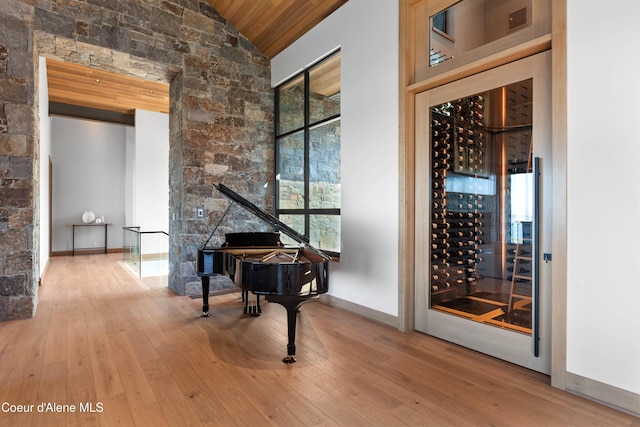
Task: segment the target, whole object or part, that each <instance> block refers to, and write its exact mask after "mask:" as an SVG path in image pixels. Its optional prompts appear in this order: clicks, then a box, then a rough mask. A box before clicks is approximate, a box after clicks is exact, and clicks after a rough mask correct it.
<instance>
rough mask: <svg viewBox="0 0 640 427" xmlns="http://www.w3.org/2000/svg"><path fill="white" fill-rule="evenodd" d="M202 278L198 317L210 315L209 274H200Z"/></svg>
mask: <svg viewBox="0 0 640 427" xmlns="http://www.w3.org/2000/svg"><path fill="white" fill-rule="evenodd" d="M200 279H201V280H202V314H201V315H200V317H210V316H211V315H210V314H209V276H200Z"/></svg>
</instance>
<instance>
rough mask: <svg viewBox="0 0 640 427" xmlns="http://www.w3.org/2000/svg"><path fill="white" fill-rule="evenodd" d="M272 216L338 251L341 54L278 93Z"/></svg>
mask: <svg viewBox="0 0 640 427" xmlns="http://www.w3.org/2000/svg"><path fill="white" fill-rule="evenodd" d="M275 95H276V97H275V99H276V101H275V102H276V118H275V120H276V126H275V129H276V158H275V161H276V165H275V166H276V167H275V171H276V216H277V217H278V219H279V220H280V221H282V222H283V223H285V224H287V225H288V226H290V227H291V228H293V229H294V230H296V231H297V232H298V233H300V234H302V235H304V236H306V237H307V238H308V239H309V243H310V244H311V245H312V246H314V247H316V248H318V249H321V250H323V251H325V252H327V253H329V254H333V255H336V254H338V253H339V252H340V52H337V53H334V54H332V55H331V56H329V57H327V58H325V59H323V60H322V61H320V62H319V63H317V64H315V65H313V66H311V67H309V68H308V69H306V70H304V71H303V72H301V73H300V74H298V75H296V76H294V77H292V78H291V79H289V80H288V81H287V82H285V83H283V84H282V85H280V86H278V87H277V88H276V94H275Z"/></svg>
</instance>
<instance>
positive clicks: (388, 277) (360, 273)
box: [271, 0, 400, 316]
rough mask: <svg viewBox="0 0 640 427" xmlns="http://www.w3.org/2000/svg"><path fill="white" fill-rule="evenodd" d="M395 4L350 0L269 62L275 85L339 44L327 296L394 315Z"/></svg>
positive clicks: (396, 240)
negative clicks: (337, 240)
mask: <svg viewBox="0 0 640 427" xmlns="http://www.w3.org/2000/svg"><path fill="white" fill-rule="evenodd" d="M398 7H399V6H398V2H396V1H389V0H350V1H349V2H347V3H346V4H345V5H344V6H342V7H341V8H340V9H338V10H337V11H336V12H335V13H333V14H332V15H330V16H329V17H328V18H326V19H325V20H324V21H323V22H321V23H320V24H319V25H318V26H316V27H315V28H313V29H312V30H311V31H309V32H308V33H307V34H305V35H304V36H303V37H301V38H300V39H299V40H297V41H296V42H295V43H294V44H293V45H291V46H290V47H288V48H287V49H286V50H285V51H283V52H282V53H280V54H279V55H277V56H276V57H275V58H273V60H272V62H271V66H272V69H271V73H272V84H273V85H274V86H275V85H277V84H278V83H281V82H282V81H283V80H285V79H286V78H288V77H290V76H291V75H293V74H295V73H297V72H299V71H300V70H302V69H304V68H305V67H307V66H308V65H310V64H312V63H314V62H315V61H316V60H318V59H319V58H321V57H323V56H326V54H327V53H329V52H331V51H333V50H335V49H337V48H340V49H341V79H342V81H341V83H342V94H341V100H342V124H341V126H342V134H341V140H342V141H341V144H342V153H341V165H342V170H341V173H342V206H341V214H342V230H341V232H342V243H341V246H342V251H341V258H340V262H339V263H333V264H332V265H331V283H330V287H329V289H330V291H329V293H330V294H331V295H333V296H335V297H338V298H341V299H344V300H346V301H350V302H353V303H356V304H359V305H363V306H365V307H369V308H371V309H374V310H377V311H380V312H383V313H387V314H390V315H393V316H396V315H397V314H398V197H399V193H398V192H399V189H398V185H399V183H398V179H399V178H398V177H399V175H400V171H399V170H398V156H399V153H398V150H399V141H398V102H399V101H398V78H399V77H398V58H399V53H398V22H399V21H398V19H399V10H398Z"/></svg>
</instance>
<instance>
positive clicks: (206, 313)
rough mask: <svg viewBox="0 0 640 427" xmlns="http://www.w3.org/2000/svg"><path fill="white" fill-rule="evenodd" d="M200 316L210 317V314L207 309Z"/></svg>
mask: <svg viewBox="0 0 640 427" xmlns="http://www.w3.org/2000/svg"><path fill="white" fill-rule="evenodd" d="M200 317H211V314H209V312H208V311H205V312H203V313H202V314H201V315H200Z"/></svg>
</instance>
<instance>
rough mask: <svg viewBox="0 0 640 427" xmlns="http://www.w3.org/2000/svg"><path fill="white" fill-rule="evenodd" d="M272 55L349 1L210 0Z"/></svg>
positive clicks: (238, 27) (270, 56) (210, 2)
mask: <svg viewBox="0 0 640 427" xmlns="http://www.w3.org/2000/svg"><path fill="white" fill-rule="evenodd" d="M207 2H208V3H209V4H210V5H211V7H213V8H214V9H215V10H217V11H218V13H220V15H222V16H223V17H224V18H225V19H226V20H227V21H229V22H231V23H232V24H233V25H234V26H235V27H236V28H237V29H238V31H240V33H241V34H243V35H244V36H245V37H246V38H248V39H249V40H251V42H252V43H253V44H254V45H256V46H257V47H258V48H259V49H260V50H261V51H262V52H264V53H265V55H267V56H268V57H269V58H273V57H274V56H276V55H277V54H278V53H280V52H282V51H283V50H284V49H285V48H286V47H287V46H289V45H290V44H291V43H293V42H294V41H296V40H297V39H299V38H300V37H301V36H302V35H303V34H304V33H306V32H307V31H309V30H310V29H311V28H313V27H314V26H316V24H318V23H319V22H320V21H322V20H323V19H324V18H326V17H327V16H329V15H330V14H331V13H333V12H334V11H335V10H336V9H338V8H339V7H340V6H342V5H343V4H345V3H346V2H347V0H207Z"/></svg>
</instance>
